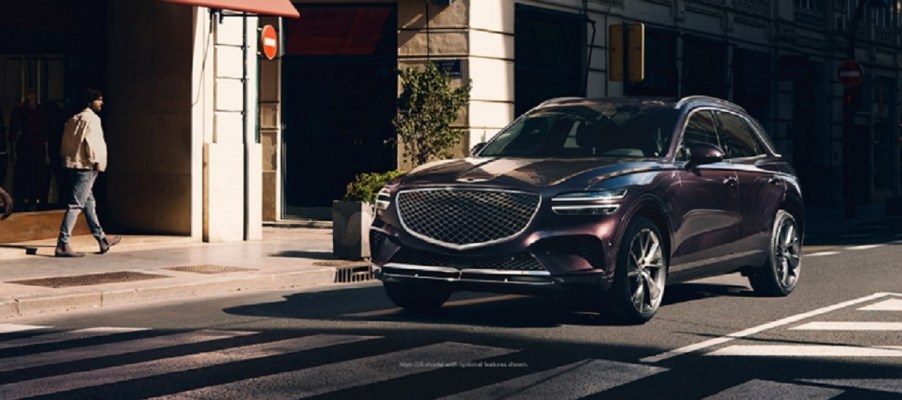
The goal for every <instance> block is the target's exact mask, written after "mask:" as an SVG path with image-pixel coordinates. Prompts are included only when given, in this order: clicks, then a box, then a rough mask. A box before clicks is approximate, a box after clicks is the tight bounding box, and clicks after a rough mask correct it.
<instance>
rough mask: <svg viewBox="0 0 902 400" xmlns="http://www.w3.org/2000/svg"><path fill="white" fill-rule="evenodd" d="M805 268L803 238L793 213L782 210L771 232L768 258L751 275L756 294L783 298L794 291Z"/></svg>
mask: <svg viewBox="0 0 902 400" xmlns="http://www.w3.org/2000/svg"><path fill="white" fill-rule="evenodd" d="M801 267H802V239H801V236H800V234H799V229H798V225H797V224H796V220H795V217H793V216H792V214H790V213H788V212H786V211H784V210H779V211H777V216H776V218H775V219H774V228H773V230H772V231H771V238H770V246H769V249H768V254H767V260H766V261H765V262H764V265H762V266H761V267H760V268H758V269H757V270H755V271H753V272H752V274H751V275H749V283H751V285H752V289H754V290H755V292H756V293H759V294H762V295H764V296H774V297H781V296H787V295H789V294H790V293H792V291H793V289H795V287H796V283H798V281H799V272H801Z"/></svg>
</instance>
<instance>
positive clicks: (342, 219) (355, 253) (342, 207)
mask: <svg viewBox="0 0 902 400" xmlns="http://www.w3.org/2000/svg"><path fill="white" fill-rule="evenodd" d="M372 223H373V205H372V204H370V203H364V202H362V201H346V200H335V201H333V202H332V254H333V255H334V256H335V257H337V258H342V259H347V260H360V259H364V258H369V257H370V225H371V224H372Z"/></svg>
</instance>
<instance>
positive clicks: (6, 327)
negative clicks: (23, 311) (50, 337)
mask: <svg viewBox="0 0 902 400" xmlns="http://www.w3.org/2000/svg"><path fill="white" fill-rule="evenodd" d="M45 328H47V327H46V326H37V325H17V324H0V334H2V333H16V332H25V331H33V330H38V329H45Z"/></svg>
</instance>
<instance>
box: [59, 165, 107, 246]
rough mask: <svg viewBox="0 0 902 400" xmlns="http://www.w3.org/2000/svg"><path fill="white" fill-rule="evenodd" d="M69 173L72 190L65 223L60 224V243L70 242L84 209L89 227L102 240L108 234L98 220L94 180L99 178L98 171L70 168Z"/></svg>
mask: <svg viewBox="0 0 902 400" xmlns="http://www.w3.org/2000/svg"><path fill="white" fill-rule="evenodd" d="M67 172H68V173H69V184H70V185H71V186H70V192H69V199H68V200H67V203H66V213H65V214H63V223H62V225H61V226H60V236H59V239H58V240H57V241H58V243H60V244H65V243H69V238H70V237H72V229H74V228H75V222H76V221H78V214H79V213H81V211H82V210H84V211H85V219H86V220H87V222H88V228H90V229H91V234H93V235H94V238H96V239H97V240H101V239H103V238H104V237H106V235H104V233H103V228H101V227H100V221H99V220H97V210H96V209H95V207H96V203H95V202H94V190H93V188H94V180H95V179H97V174H98V172H97V171H91V170H81V169H70V170H67Z"/></svg>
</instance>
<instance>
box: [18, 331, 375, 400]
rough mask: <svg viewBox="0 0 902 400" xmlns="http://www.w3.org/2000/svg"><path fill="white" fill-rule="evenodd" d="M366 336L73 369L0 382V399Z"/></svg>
mask: <svg viewBox="0 0 902 400" xmlns="http://www.w3.org/2000/svg"><path fill="white" fill-rule="evenodd" d="M370 339H377V337H375V336H345V335H316V336H307V337H301V338H294V339H286V340H280V341H277V342H270V343H261V344H254V345H248V346H241V347H233V348H227V349H222V350H217V351H211V352H205V353H197V354H190V355H185V356H179V357H172V358H166V359H160V360H153V361H147V362H140V363H135V364H128V365H117V366H114V367H109V368H103V369H98V370H93V371H83V372H74V373H71V374H64V375H55V376H52V377H47V378H39V379H34V380H30V381H21V382H16V383H11V384H7V385H0V398H3V399H7V400H12V399H19V398H24V397H32V396H41V395H47V394H52V393H60V392H65V391H69V390H76V389H83V388H89V387H92V386H100V385H106V384H111V383H116V382H126V381H130V380H134V379H141V378H147V377H152V376H159V375H165V374H171V373H178V372H184V371H190V370H193V369H200V368H206V367H211V366H215V365H221V364H228V363H232V362H236V361H245V360H253V359H258V358H266V357H271V356H276V355H281V354H288V353H295V352H299V351H303V350H310V349H317V348H322V347H329V346H334V345H339V344H345V343H354V342H360V341H364V340H370ZM247 398H250V397H247Z"/></svg>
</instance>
